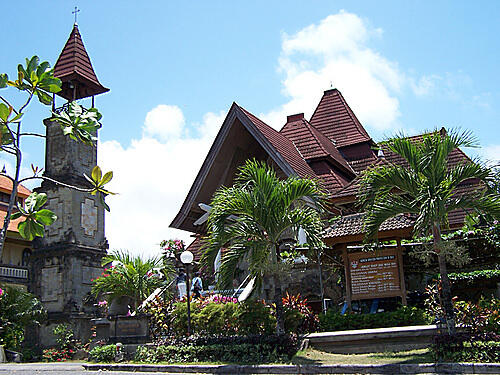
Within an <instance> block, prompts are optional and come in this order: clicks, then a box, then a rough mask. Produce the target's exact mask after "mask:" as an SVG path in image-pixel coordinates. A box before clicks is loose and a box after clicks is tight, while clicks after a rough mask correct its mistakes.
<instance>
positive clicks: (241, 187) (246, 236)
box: [203, 160, 325, 289]
mask: <svg viewBox="0 0 500 375" xmlns="http://www.w3.org/2000/svg"><path fill="white" fill-rule="evenodd" d="M324 199H325V195H324V193H323V192H322V191H321V189H320V186H319V183H318V182H317V181H315V180H311V179H302V178H298V177H289V178H288V179H286V180H280V179H279V178H278V176H277V175H276V172H275V171H274V170H273V169H272V168H270V167H269V166H268V165H266V164H265V163H261V162H257V161H256V160H249V161H247V162H246V163H245V164H244V165H243V166H242V167H240V169H239V171H238V174H237V175H236V177H235V180H234V185H233V186H232V187H221V188H220V189H219V190H217V191H216V192H215V194H214V196H213V199H212V202H211V204H210V205H211V207H212V210H211V211H210V215H209V217H208V237H207V242H206V244H205V253H204V255H203V262H204V264H205V265H206V266H208V267H210V268H213V264H214V260H215V258H216V256H217V254H218V252H219V249H220V248H221V247H225V248H226V249H227V251H226V252H225V254H224V256H223V257H222V264H221V267H220V269H219V278H218V280H219V284H220V286H221V288H223V289H224V288H225V287H227V286H230V285H232V280H233V276H234V272H235V269H236V266H237V264H238V263H239V262H240V260H242V259H243V258H245V259H246V260H248V264H249V266H248V270H249V272H250V274H251V276H252V277H256V279H257V284H258V283H259V281H260V280H261V278H262V276H263V274H264V273H267V274H277V273H279V272H278V266H279V265H280V262H278V258H279V254H277V252H276V248H277V246H278V244H279V241H280V240H281V239H282V237H283V234H284V233H285V232H286V233H287V234H288V233H289V234H290V235H291V236H292V237H293V238H295V239H296V238H297V235H298V231H299V228H302V229H303V230H304V232H305V233H306V236H307V240H308V242H309V244H310V245H313V246H316V247H322V246H323V243H322V241H321V232H322V230H323V226H322V223H321V217H320V212H321V209H322V205H323V202H324Z"/></svg>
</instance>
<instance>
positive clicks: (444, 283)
mask: <svg viewBox="0 0 500 375" xmlns="http://www.w3.org/2000/svg"><path fill="white" fill-rule="evenodd" d="M432 234H433V239H434V251H435V252H436V253H437V255H438V263H439V273H440V274H441V296H442V301H443V309H444V314H445V319H446V327H447V329H448V333H449V334H450V335H454V334H455V333H456V327H455V311H454V309H453V301H452V295H451V284H450V279H449V278H448V270H447V268H446V258H445V255H444V254H443V253H442V252H441V249H440V248H439V245H440V243H441V228H440V226H439V223H434V225H433V227H432Z"/></svg>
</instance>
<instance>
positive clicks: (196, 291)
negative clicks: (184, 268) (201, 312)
mask: <svg viewBox="0 0 500 375" xmlns="http://www.w3.org/2000/svg"><path fill="white" fill-rule="evenodd" d="M202 290H203V282H202V281H201V277H200V273H199V272H196V273H195V274H194V279H193V284H192V286H191V292H192V293H193V298H200V297H201V292H202Z"/></svg>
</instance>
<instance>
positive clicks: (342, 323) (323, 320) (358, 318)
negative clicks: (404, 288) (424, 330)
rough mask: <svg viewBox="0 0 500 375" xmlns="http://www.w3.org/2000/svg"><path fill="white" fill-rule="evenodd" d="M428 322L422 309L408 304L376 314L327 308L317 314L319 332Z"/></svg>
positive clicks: (428, 319)
mask: <svg viewBox="0 0 500 375" xmlns="http://www.w3.org/2000/svg"><path fill="white" fill-rule="evenodd" d="M429 323H431V319H430V317H429V316H428V315H427V314H426V312H425V311H424V310H422V309H418V308H416V307H408V306H401V307H399V308H398V309H397V310H396V311H389V312H382V313H377V314H353V313H350V314H349V313H348V314H344V315H341V314H340V313H339V312H335V311H331V310H329V311H327V312H326V314H324V315H320V316H319V325H320V330H321V332H332V331H345V330H351V329H370V328H384V327H397V326H415V325H424V324H429Z"/></svg>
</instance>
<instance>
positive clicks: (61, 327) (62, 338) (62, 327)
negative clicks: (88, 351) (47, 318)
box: [52, 324, 75, 350]
mask: <svg viewBox="0 0 500 375" xmlns="http://www.w3.org/2000/svg"><path fill="white" fill-rule="evenodd" d="M52 333H54V335H55V336H56V342H57V346H58V347H59V349H68V350H69V349H73V348H74V347H75V337H74V334H73V330H72V329H71V328H70V327H69V326H68V325H67V324H58V325H56V326H55V327H54V329H53V330H52Z"/></svg>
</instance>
